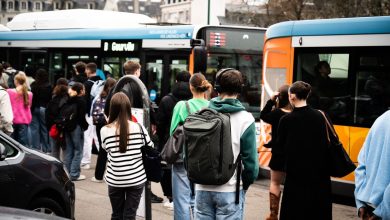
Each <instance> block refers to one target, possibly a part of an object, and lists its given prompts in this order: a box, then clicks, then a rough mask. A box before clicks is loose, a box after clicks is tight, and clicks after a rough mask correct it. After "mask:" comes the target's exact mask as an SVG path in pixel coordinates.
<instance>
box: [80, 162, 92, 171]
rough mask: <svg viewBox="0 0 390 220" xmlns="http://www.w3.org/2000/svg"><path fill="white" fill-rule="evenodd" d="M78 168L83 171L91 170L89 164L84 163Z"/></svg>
mask: <svg viewBox="0 0 390 220" xmlns="http://www.w3.org/2000/svg"><path fill="white" fill-rule="evenodd" d="M80 168H81V169H83V170H89V169H91V166H90V165H89V163H86V164H81V166H80Z"/></svg>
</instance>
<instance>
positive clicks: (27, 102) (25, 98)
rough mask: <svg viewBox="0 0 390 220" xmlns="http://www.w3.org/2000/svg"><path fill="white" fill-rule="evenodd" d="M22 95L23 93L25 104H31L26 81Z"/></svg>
mask: <svg viewBox="0 0 390 220" xmlns="http://www.w3.org/2000/svg"><path fill="white" fill-rule="evenodd" d="M22 95H23V102H24V106H29V105H30V101H29V100H28V87H27V84H26V83H24V84H23V85H22Z"/></svg>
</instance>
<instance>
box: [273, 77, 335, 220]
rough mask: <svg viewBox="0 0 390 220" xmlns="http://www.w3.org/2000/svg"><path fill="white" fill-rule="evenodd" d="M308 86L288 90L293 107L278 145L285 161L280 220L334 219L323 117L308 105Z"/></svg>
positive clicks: (296, 84) (281, 128)
mask: <svg viewBox="0 0 390 220" xmlns="http://www.w3.org/2000/svg"><path fill="white" fill-rule="evenodd" d="M310 92H311V86H310V85H309V84H308V83H305V82H302V81H297V82H294V83H293V84H292V85H291V86H290V88H289V100H290V103H291V105H292V106H293V110H292V112H291V113H290V114H287V115H285V116H284V117H282V118H281V119H280V123H279V127H278V137H277V142H276V145H278V147H280V148H281V149H282V150H281V152H282V154H283V155H284V157H285V164H286V165H285V172H286V181H285V184H284V189H283V197H282V204H281V209H280V219H281V220H285V219H313V218H315V219H319V220H328V219H332V198H331V194H332V193H331V182H330V176H329V147H328V140H327V130H326V124H325V123H326V122H325V118H324V116H323V115H322V113H321V112H320V111H318V110H316V109H313V108H311V107H310V106H308V105H307V102H306V100H307V97H308V96H309V94H310Z"/></svg>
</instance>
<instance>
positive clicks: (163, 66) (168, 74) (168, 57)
mask: <svg viewBox="0 0 390 220" xmlns="http://www.w3.org/2000/svg"><path fill="white" fill-rule="evenodd" d="M144 59H145V60H144V62H142V63H144V64H143V66H142V75H141V79H142V80H143V81H144V82H146V83H145V85H146V88H147V89H148V92H149V96H150V99H151V101H152V102H155V103H156V104H159V102H160V100H161V98H162V97H163V96H164V95H166V94H168V93H169V92H170V91H171V87H172V85H173V84H174V83H175V77H176V74H177V73H178V72H180V71H182V70H188V56H186V55H178V54H170V53H165V54H164V53H147V54H145V58H144Z"/></svg>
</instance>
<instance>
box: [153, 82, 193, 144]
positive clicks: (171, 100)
mask: <svg viewBox="0 0 390 220" xmlns="http://www.w3.org/2000/svg"><path fill="white" fill-rule="evenodd" d="M191 98H192V94H191V91H190V88H189V84H188V83H185V82H178V83H176V84H175V85H174V86H173V89H172V93H169V94H168V95H166V96H164V97H163V98H162V99H161V102H160V105H159V107H158V111H157V117H156V125H157V135H158V139H159V145H158V150H159V151H161V150H162V149H163V147H164V145H165V143H166V142H167V140H168V138H169V129H170V127H171V120H172V114H173V108H174V107H175V105H176V103H177V102H178V101H181V100H188V99H191Z"/></svg>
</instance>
